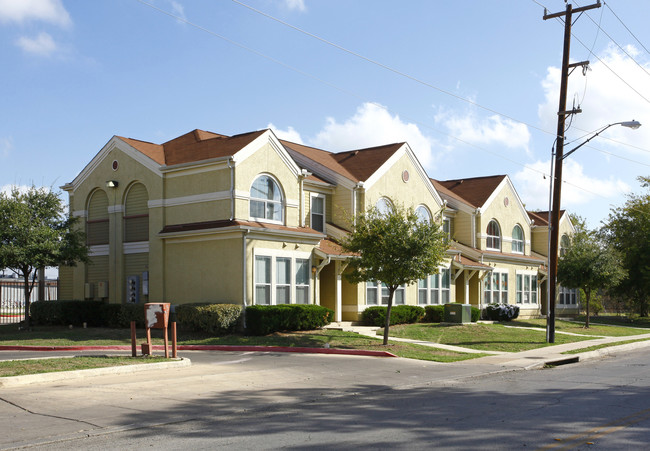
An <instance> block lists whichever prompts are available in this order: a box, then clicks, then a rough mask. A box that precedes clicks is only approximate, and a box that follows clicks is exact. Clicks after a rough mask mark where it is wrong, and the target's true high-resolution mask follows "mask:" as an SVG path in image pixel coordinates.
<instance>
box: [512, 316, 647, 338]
mask: <svg viewBox="0 0 650 451" xmlns="http://www.w3.org/2000/svg"><path fill="white" fill-rule="evenodd" d="M503 324H504V325H507V326H515V327H541V328H546V320H545V319H522V320H519V319H518V320H514V321H510V322H508V323H503ZM555 331H556V332H557V331H560V332H571V333H574V334H581V335H603V336H607V337H625V336H628V335H641V334H645V333H648V332H649V331H646V330H643V329H636V328H632V327H629V328H627V327H618V326H609V325H606V324H595V323H594V322H593V321H592V322H591V324H590V325H589V328H585V327H584V322H579V321H563V320H555ZM556 337H557V335H556Z"/></svg>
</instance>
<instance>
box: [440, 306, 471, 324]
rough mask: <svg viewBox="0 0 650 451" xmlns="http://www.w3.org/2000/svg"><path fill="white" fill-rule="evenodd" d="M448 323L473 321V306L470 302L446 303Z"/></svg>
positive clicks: (446, 319) (446, 320)
mask: <svg viewBox="0 0 650 451" xmlns="http://www.w3.org/2000/svg"><path fill="white" fill-rule="evenodd" d="M445 322H446V323H458V324H464V323H471V322H472V306H471V305H470V304H445Z"/></svg>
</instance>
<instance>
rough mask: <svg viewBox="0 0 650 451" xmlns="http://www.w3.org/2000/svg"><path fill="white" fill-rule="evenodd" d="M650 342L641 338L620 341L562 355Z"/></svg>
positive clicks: (566, 352)
mask: <svg viewBox="0 0 650 451" xmlns="http://www.w3.org/2000/svg"><path fill="white" fill-rule="evenodd" d="M648 340H650V338H639V339H637V340H625V341H618V342H616V343H606V344H602V345H595V346H589V347H588V348H582V349H574V350H573V351H565V352H563V353H562V354H581V353H583V352H589V351H596V350H598V349H603V348H610V347H612V346H620V345H626V344H628V343H638V342H640V341H648Z"/></svg>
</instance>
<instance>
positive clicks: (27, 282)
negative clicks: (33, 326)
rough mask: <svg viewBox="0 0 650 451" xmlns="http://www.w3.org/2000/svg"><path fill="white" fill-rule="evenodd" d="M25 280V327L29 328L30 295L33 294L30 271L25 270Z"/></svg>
mask: <svg viewBox="0 0 650 451" xmlns="http://www.w3.org/2000/svg"><path fill="white" fill-rule="evenodd" d="M23 282H24V284H25V285H24V287H23V293H24V294H23V295H24V296H25V329H27V330H29V327H30V324H29V305H30V300H29V297H30V296H31V294H32V290H31V289H30V284H29V273H28V272H23Z"/></svg>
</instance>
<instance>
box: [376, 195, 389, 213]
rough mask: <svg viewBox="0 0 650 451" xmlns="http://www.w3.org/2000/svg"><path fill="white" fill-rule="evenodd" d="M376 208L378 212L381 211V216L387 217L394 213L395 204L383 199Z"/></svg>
mask: <svg viewBox="0 0 650 451" xmlns="http://www.w3.org/2000/svg"><path fill="white" fill-rule="evenodd" d="M376 207H377V210H378V211H379V214H380V215H382V216H383V215H387V214H389V213H390V212H392V211H393V204H392V203H391V201H389V200H388V199H387V198H385V197H382V198H381V199H379V200H378V201H377V205H376Z"/></svg>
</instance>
